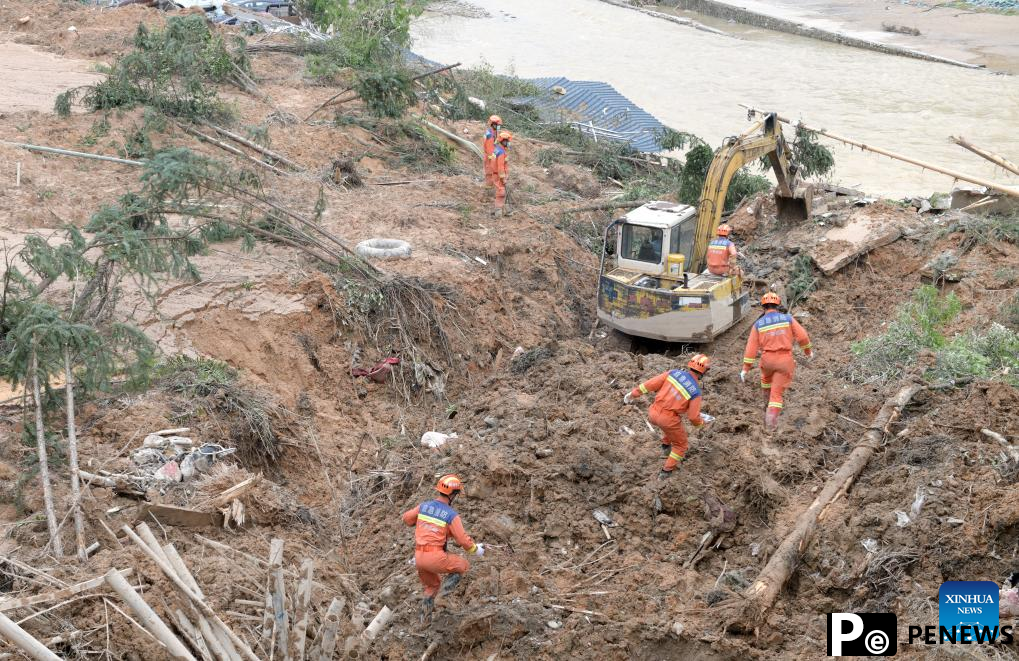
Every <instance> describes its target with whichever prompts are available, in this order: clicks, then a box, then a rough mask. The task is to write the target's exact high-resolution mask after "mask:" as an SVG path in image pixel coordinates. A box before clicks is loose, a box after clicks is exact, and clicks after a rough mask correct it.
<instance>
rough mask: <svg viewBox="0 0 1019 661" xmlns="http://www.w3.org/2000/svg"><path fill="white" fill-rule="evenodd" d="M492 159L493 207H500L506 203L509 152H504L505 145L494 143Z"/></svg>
mask: <svg viewBox="0 0 1019 661" xmlns="http://www.w3.org/2000/svg"><path fill="white" fill-rule="evenodd" d="M492 159H493V161H494V163H495V171H494V174H493V178H494V183H495V208H496V209H501V208H502V207H503V205H505V204H506V178H507V177H508V176H509V167H508V164H507V161H508V160H509V154H508V153H507V152H506V147H504V146H503V145H498V144H497V145H496V146H495V152H494V153H493V154H492Z"/></svg>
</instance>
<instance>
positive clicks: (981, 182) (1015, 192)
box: [740, 104, 1019, 197]
mask: <svg viewBox="0 0 1019 661" xmlns="http://www.w3.org/2000/svg"><path fill="white" fill-rule="evenodd" d="M740 106H742V107H743V108H746V109H747V110H749V111H750V112H751V113H756V114H760V115H764V114H766V113H764V112H762V111H760V110H757V109H756V108H751V107H750V106H746V105H743V104H740ZM776 118H777V119H778V121H780V122H784V123H786V124H789V125H791V126H800V127H803V128H804V129H806V130H807V131H812V132H814V133H817V134H818V135H823V136H825V137H826V138H831V139H832V140H837V141H839V142H842V143H845V144H847V145H851V146H853V147H859V148H860V149H862V150H863V151H869V152H874V153H875V154H880V155H881V156H887V157H888V158H894V159H895V160H897V161H903V162H904V163H910V164H911V165H917V166H919V167H921V168H923V169H925V170H930V171H931V172H938V173H940V174H944V175H947V176H949V177H952V178H953V179H958V180H959V181H967V182H969V183H971V184H976V185H977V186H983V187H984V188H989V189H991V190H996V191H998V192H999V193H1004V194H1005V195H1010V196H1012V197H1019V189H1016V188H1009V187H1008V186H1003V185H1002V184H998V183H995V182H993V181H988V180H986V179H981V178H980V177H973V176H971V175H968V174H963V173H962V172H956V171H955V170H949V169H948V168H943V167H940V166H938V165H934V164H933V163H927V162H925V161H920V160H917V159H915V158H910V157H909V156H903V155H902V154H896V153H895V152H893V151H888V150H887V149H882V148H881V147H872V146H870V145H867V144H864V143H862V142H859V141H857V140H853V139H851V138H845V137H843V136H840V135H836V134H834V133H832V132H831V131H826V130H824V129H818V128H812V127H810V126H807V125H806V124H804V123H803V122H793V121H791V120H789V119H788V118H786V117H782V116H781V115H776Z"/></svg>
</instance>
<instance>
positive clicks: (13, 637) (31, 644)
mask: <svg viewBox="0 0 1019 661" xmlns="http://www.w3.org/2000/svg"><path fill="white" fill-rule="evenodd" d="M111 571H116V570H111ZM0 634H3V639H4V640H5V641H7V642H9V643H10V644H11V645H14V646H15V647H17V648H18V649H19V650H21V651H22V652H24V653H25V654H26V655H27V656H28V657H29V658H32V659H36V661H60V657H59V656H57V655H56V654H54V653H53V652H51V651H49V650H48V649H46V646H45V645H43V644H42V643H40V642H39V641H38V640H36V639H35V638H33V637H32V635H31V634H29V633H28V632H27V631H25V630H24V629H22V628H21V627H19V626H18V625H17V624H15V623H14V622H12V621H11V620H10V619H9V618H8V617H7V616H6V615H4V614H2V613H0Z"/></svg>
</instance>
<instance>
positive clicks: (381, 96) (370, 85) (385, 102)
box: [354, 69, 417, 117]
mask: <svg viewBox="0 0 1019 661" xmlns="http://www.w3.org/2000/svg"><path fill="white" fill-rule="evenodd" d="M354 89H355V90H356V91H357V93H358V95H359V96H360V97H361V99H362V100H363V101H364V103H365V107H366V108H367V109H368V112H369V113H371V114H372V115H375V116H376V117H402V116H403V113H404V112H405V111H406V110H407V108H409V107H410V106H412V105H413V104H414V103H416V102H417V97H416V96H415V95H414V84H413V83H412V82H411V79H410V75H408V74H407V72H406V71H401V70H399V69H388V70H384V71H371V72H368V73H364V74H362V75H360V76H358V79H357V83H356V84H355V85H354Z"/></svg>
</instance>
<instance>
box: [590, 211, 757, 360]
mask: <svg viewBox="0 0 1019 661" xmlns="http://www.w3.org/2000/svg"><path fill="white" fill-rule="evenodd" d="M696 230H697V209H696V208H695V207H692V206H689V205H686V204H675V203H672V202H649V203H647V204H645V205H644V206H642V207H638V208H636V209H634V210H632V211H630V212H629V213H627V214H626V215H624V216H623V217H622V218H619V219H617V220H616V221H614V222H613V223H612V224H610V225H609V227H608V228H607V229H606V231H605V247H606V250H605V254H604V255H603V256H602V269H601V278H600V283H599V288H598V318H599V319H600V320H601V322H602V323H604V324H605V325H607V326H610V327H612V328H615V329H616V330H619V331H621V332H623V333H626V334H627V335H637V336H640V337H647V338H652V339H656V340H665V341H668V342H710V341H711V340H712V339H714V338H715V337H716V336H717V335H718V334H719V333H721V332H722V331H724V330H725V329H727V328H729V327H730V326H732V325H733V324H734V323H736V322H737V321H739V320H740V319H742V318H743V315H745V314H746V313H747V311H749V307H750V302H749V294H748V293H744V292H742V291H741V290H742V286H741V281H740V279H739V278H738V277H729V276H719V275H712V274H710V273H706V272H705V273H696V272H694V273H691V272H689V271H687V270H686V265H687V256H688V255H692V254H693V251H694V245H695V241H696Z"/></svg>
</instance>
